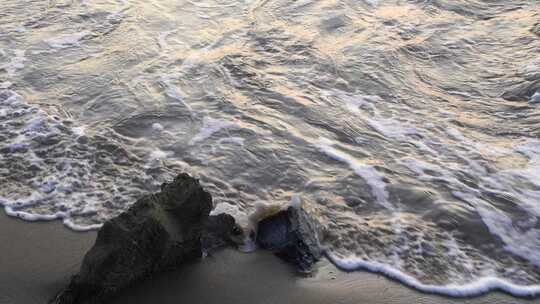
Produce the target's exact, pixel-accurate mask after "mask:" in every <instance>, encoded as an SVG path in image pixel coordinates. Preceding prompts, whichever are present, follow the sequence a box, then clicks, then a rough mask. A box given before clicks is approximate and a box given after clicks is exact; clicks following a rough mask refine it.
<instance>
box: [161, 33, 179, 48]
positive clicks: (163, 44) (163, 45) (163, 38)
mask: <svg viewBox="0 0 540 304" xmlns="http://www.w3.org/2000/svg"><path fill="white" fill-rule="evenodd" d="M177 31H178V30H171V31H165V32H161V33H159V35H158V37H157V41H158V45H159V47H160V48H161V49H166V48H167V47H169V44H168V43H167V36H169V35H171V34H174V33H176V32H177Z"/></svg>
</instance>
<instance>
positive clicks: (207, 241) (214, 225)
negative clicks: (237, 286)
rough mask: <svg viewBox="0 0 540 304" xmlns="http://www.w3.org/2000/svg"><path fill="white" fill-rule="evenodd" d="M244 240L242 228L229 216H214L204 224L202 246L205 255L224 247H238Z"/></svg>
mask: <svg viewBox="0 0 540 304" xmlns="http://www.w3.org/2000/svg"><path fill="white" fill-rule="evenodd" d="M242 240H243V231H242V228H240V226H238V224H237V223H236V221H235V220H234V218H233V217H232V216H231V215H229V214H225V213H221V214H218V215H212V216H210V217H209V218H208V219H207V220H206V222H205V223H204V232H203V234H202V238H201V244H202V249H203V251H204V252H205V253H212V252H214V251H216V250H217V249H219V248H223V247H228V246H236V245H237V244H240V243H242Z"/></svg>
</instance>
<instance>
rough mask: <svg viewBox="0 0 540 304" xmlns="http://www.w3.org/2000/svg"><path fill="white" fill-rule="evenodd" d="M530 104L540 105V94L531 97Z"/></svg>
mask: <svg viewBox="0 0 540 304" xmlns="http://www.w3.org/2000/svg"><path fill="white" fill-rule="evenodd" d="M529 102H530V103H540V92H536V93H534V94H533V96H531V99H529Z"/></svg>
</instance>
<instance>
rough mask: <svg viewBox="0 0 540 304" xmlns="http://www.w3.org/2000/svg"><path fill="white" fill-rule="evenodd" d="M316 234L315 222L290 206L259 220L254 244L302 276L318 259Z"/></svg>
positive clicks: (319, 256)
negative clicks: (290, 265)
mask: <svg viewBox="0 0 540 304" xmlns="http://www.w3.org/2000/svg"><path fill="white" fill-rule="evenodd" d="M320 232H321V229H320V225H319V223H317V222H316V221H315V220H314V219H313V218H312V217H310V216H309V214H308V213H307V212H306V211H305V210H303V209H302V208H300V207H293V206H291V207H289V208H287V209H286V210H283V211H280V212H278V213H276V214H274V215H272V216H269V217H267V218H265V219H263V220H261V221H260V222H259V224H258V227H257V239H256V241H257V244H258V245H259V246H260V247H261V248H264V249H268V250H270V251H272V252H274V253H275V254H276V255H277V256H278V257H280V258H281V259H283V260H285V261H287V262H289V263H292V264H293V265H295V266H296V268H297V269H298V270H299V271H300V272H304V273H306V272H310V270H311V269H312V267H313V265H314V264H315V263H316V262H317V261H318V260H319V259H320V258H321V256H322V250H321V247H320V242H319V237H320Z"/></svg>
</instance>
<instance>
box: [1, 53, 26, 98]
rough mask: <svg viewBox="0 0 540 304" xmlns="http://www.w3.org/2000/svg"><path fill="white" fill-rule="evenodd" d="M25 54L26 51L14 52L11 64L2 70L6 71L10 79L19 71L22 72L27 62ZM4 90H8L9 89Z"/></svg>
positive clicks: (7, 64)
mask: <svg viewBox="0 0 540 304" xmlns="http://www.w3.org/2000/svg"><path fill="white" fill-rule="evenodd" d="M25 54H26V51H25V50H14V56H13V57H12V58H11V60H10V62H9V63H6V64H5V65H3V66H2V68H3V69H4V70H6V72H7V73H8V75H9V76H10V77H13V76H14V75H15V72H16V71H17V70H21V69H23V68H24V62H25V61H26V57H25ZM8 83H9V82H8ZM3 86H4V85H3ZM10 86H11V85H10ZM3 88H4V89H7V87H3Z"/></svg>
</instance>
